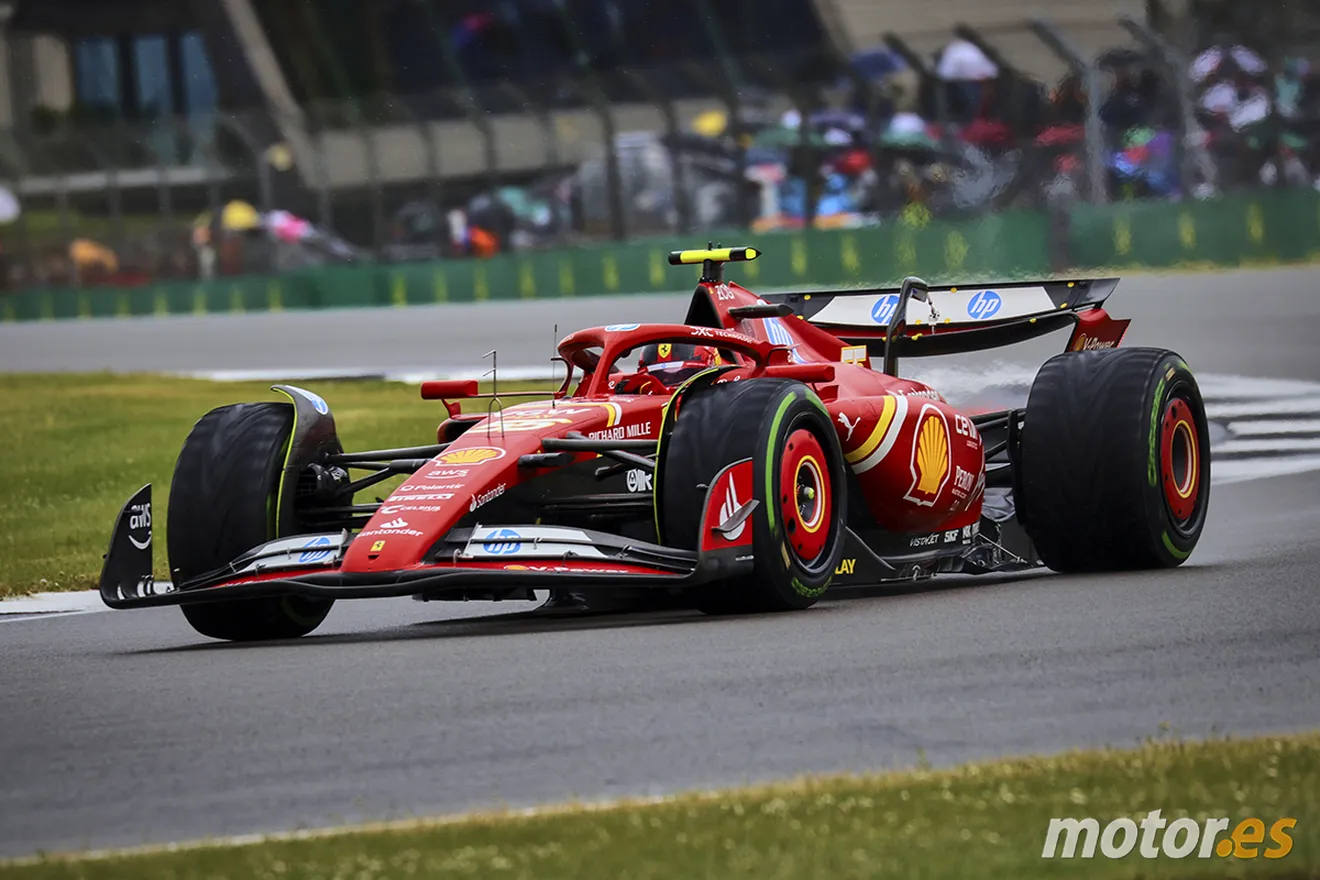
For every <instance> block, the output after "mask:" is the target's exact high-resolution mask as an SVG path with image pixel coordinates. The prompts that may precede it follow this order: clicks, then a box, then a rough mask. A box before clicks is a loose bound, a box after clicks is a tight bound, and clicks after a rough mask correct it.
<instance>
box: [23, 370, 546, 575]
mask: <svg viewBox="0 0 1320 880" xmlns="http://www.w3.org/2000/svg"><path fill="white" fill-rule="evenodd" d="M295 384H298V385H300V386H301V387H305V388H308V389H310V390H313V391H316V392H317V393H318V394H321V395H322V396H324V397H325V398H326V399H327V400H328V401H329V403H330V406H331V407H332V408H333V411H334V413H335V420H336V424H337V425H338V427H339V433H340V437H341V439H342V440H343V442H344V445H345V446H346V447H347V448H350V449H353V448H357V449H362V448H381V447H387V446H411V445H420V444H425V443H434V442H435V429H436V425H438V424H439V422H440V421H441V419H442V418H443V417H444V415H445V413H444V409H443V407H442V406H441V405H440V403H439V402H433V401H424V400H421V399H420V397H419V396H418V390H417V388H416V387H414V386H407V385H402V384H399V383H392V382H357V381H352V382H345V381H340V382H327V381H317V382H299V383H295ZM501 387H502V388H504V389H505V390H515V388H518V387H522V388H527V387H535V386H532V385H529V384H527V383H523V384H522V385H515V384H514V383H501ZM245 400H270V401H280V400H285V398H284V397H283V396H281V395H277V394H275V393H274V392H272V391H271V390H270V384H269V383H265V382H252V383H233V382H207V381H201V380H193V379H174V378H162V377H157V376H119V375H111V374H94V375H55V376H52V375H23V374H10V375H5V376H0V440H2V441H3V443H4V447H5V448H4V459H3V464H0V478H2V479H3V485H4V487H5V495H6V497H5V503H4V505H2V506H0V598H3V597H7V596H15V595H23V594H26V593H32V592H40V591H47V590H81V589H92V588H94V587H95V586H96V582H97V579H98V578H99V577H100V571H101V556H102V554H103V553H105V551H106V548H107V547H108V545H109V542H110V529H111V527H112V526H113V524H114V517H115V514H116V513H118V511H119V508H120V505H122V504H123V503H124V502H125V501H126V500H127V499H128V497H129V495H131V494H132V493H133V492H134V491H136V490H137V489H138V488H139V487H140V486H142V485H143V484H144V483H147V482H150V483H152V484H153V492H154V499H155V502H156V512H157V516H156V520H155V523H154V525H155V528H156V536H157V546H158V547H161V548H163V547H164V546H165V541H164V538H165V515H164V514H165V512H166V503H165V502H166V501H167V499H168V498H169V484H170V477H171V474H172V473H173V470H174V460H175V458H176V456H177V455H178V453H179V449H180V447H181V446H182V444H183V441H184V438H186V437H187V436H188V432H189V431H190V430H191V429H192V426H193V424H194V423H195V422H196V421H197V420H198V419H199V418H201V416H202V415H203V414H205V413H206V411H207V410H209V409H211V408H212V407H216V406H222V405H224V404H227V403H235V402H238V401H245ZM510 402H512V401H506V405H507V404H508V403H510ZM485 405H486V403H485V402H484V401H470V402H469V403H468V408H473V407H477V406H485ZM399 481H400V480H399V479H395V480H391V481H390V482H387V483H382V484H380V485H379V486H374V487H372V488H371V489H370V490H368V491H367V492H364V493H362V495H361V496H360V499H365V498H367V497H374V496H376V495H379V494H381V493H383V492H385V491H387V490H388V489H390V488H392V487H393V486H394V485H397V484H398V482H399ZM155 558H156V575H157V577H160V578H167V577H168V575H167V571H166V568H167V567H166V559H165V554H164V552H162V551H158V552H157V553H156V554H155Z"/></svg>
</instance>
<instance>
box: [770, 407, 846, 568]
mask: <svg viewBox="0 0 1320 880" xmlns="http://www.w3.org/2000/svg"><path fill="white" fill-rule="evenodd" d="M833 503H834V493H833V492H831V491H830V473H829V470H828V468H827V467H826V458H825V449H824V448H823V447H822V446H821V445H820V441H819V440H817V439H816V435H815V434H813V433H811V432H810V431H808V430H807V429H805V428H799V429H798V430H796V431H794V432H793V433H791V434H789V435H788V441H787V442H786V443H785V444H784V454H783V457H782V458H781V459H780V462H779V510H780V514H781V515H782V516H783V518H784V534H785V535H786V536H787V537H788V543H789V546H790V547H792V548H793V552H794V553H796V554H797V556H798V558H799V559H801V560H802V561H803V562H804V563H807V564H811V563H812V562H815V561H816V560H817V559H819V558H820V555H821V554H822V553H824V552H825V545H826V544H827V543H828V541H829V536H830V512H831V508H832V507H833Z"/></svg>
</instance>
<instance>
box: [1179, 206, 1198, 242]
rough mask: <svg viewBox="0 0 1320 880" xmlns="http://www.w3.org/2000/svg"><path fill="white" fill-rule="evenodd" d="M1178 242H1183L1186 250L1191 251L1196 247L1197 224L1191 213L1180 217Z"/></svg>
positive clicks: (1184, 213)
mask: <svg viewBox="0 0 1320 880" xmlns="http://www.w3.org/2000/svg"><path fill="white" fill-rule="evenodd" d="M1178 241H1180V242H1182V246H1183V249H1184V250H1189V251H1190V250H1192V249H1193V248H1195V247H1196V222H1195V221H1194V220H1192V215H1191V212H1190V211H1183V212H1182V213H1180V214H1179V215H1178Z"/></svg>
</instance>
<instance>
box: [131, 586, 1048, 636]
mask: <svg viewBox="0 0 1320 880" xmlns="http://www.w3.org/2000/svg"><path fill="white" fill-rule="evenodd" d="M1038 574H1040V573H1039V572H1024V573H1016V574H1002V575H982V576H979V577H968V576H946V577H938V578H931V579H926V580H918V581H904V582H901V583H890V584H885V585H882V586H875V587H849V588H844V589H839V590H837V591H831V593H830V595H829V596H828V598H827V599H825V600H824V601H822V602H821V603H820V604H818V605H816V606H815V607H813V608H811V609H810V610H809V611H806V612H802V613H805V614H811V615H819V614H834V613H846V612H847V610H848V606H849V605H850V604H851V603H853V602H855V601H858V600H865V599H871V600H883V599H887V598H901V597H909V596H918V595H922V594H934V593H949V592H956V591H970V590H973V589H980V588H984V587H987V586H991V585H995V584H1013V583H1020V582H1024V581H1026V580H1027V578H1028V577H1034V576H1037V575H1038ZM786 617H787V615H782V614H748V615H729V616H710V615H706V614H702V613H701V612H700V611H696V610H694V609H689V608H681V607H668V608H650V609H646V610H636V609H635V608H628V607H623V608H620V607H617V606H615V607H601V606H597V607H595V608H590V609H587V610H578V609H556V608H547V607H544V606H541V607H537V608H532V609H528V610H526V611H515V612H507V611H504V612H496V613H492V614H483V615H477V616H471V617H458V618H453V617H449V618H437V619H434V620H419V621H415V622H409V623H403V624H400V625H396V626H390V627H386V628H378V629H371V628H364V629H361V630H355V631H352V632H328V633H324V634H321V635H318V634H315V633H313V634H312V635H308V636H304V637H302V638H299V639H284V640H279V641H270V642H255V643H254V642H249V643H233V642H211V641H206V642H200V643H195V644H187V645H177V646H173V647H168V648H149V649H145V650H142V651H136V652H132V653H135V654H173V653H187V652H193V651H225V650H254V649H260V648H275V647H282V646H290V647H291V646H311V645H344V644H362V643H378V642H393V641H411V640H418V639H452V638H488V637H492V636H519V635H533V634H545V633H560V632H563V633H569V632H584V631H592V630H614V629H628V628H632V627H654V626H676V625H683V626H698V625H700V626H729V625H740V624H741V625H746V624H749V623H754V622H756V621H771V620H783V619H786Z"/></svg>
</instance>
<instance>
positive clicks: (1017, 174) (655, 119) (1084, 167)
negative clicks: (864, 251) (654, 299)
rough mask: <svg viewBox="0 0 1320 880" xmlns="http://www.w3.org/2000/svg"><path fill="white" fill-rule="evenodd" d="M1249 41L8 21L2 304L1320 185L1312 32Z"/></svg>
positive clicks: (104, 1) (1300, 18)
mask: <svg viewBox="0 0 1320 880" xmlns="http://www.w3.org/2000/svg"><path fill="white" fill-rule="evenodd" d="M1037 9H1045V10H1047V15H1046V16H1045V17H1044V18H1036V17H1034V16H1035V11H1036V10H1037ZM1246 9H1247V5H1246V4H1240V3H1237V4H1235V3H1233V2H1232V0H1054V2H1052V3H1051V4H1048V5H1047V6H1042V5H1039V4H1032V3H1027V2H1024V0H925V2H921V3H911V2H908V0H502V2H491V0H444V2H440V0H374V2H369V0H262V2H257V0H17V2H9V3H0V17H3V19H4V21H3V24H0V28H2V29H3V30H2V32H0V45H2V46H3V49H4V52H3V56H4V58H5V60H6V63H5V65H3V73H4V80H5V87H4V88H0V122H3V123H5V124H6V125H7V131H6V134H5V137H4V138H3V139H0V181H4V182H5V184H6V190H5V191H6V193H7V194H8V195H9V196H10V198H8V200H6V199H0V221H7V222H5V225H2V226H0V249H2V253H3V258H4V260H5V263H6V265H5V271H4V272H3V273H0V274H2V275H3V281H2V283H4V284H6V285H8V286H10V287H16V286H26V285H32V284H46V283H66V282H68V281H70V280H73V281H77V282H79V283H96V282H98V281H100V282H105V281H113V282H115V283H131V282H133V281H135V280H143V279H150V278H154V277H196V276H198V275H202V276H205V275H209V274H212V273H217V272H218V273H237V272H253V271H271V270H279V269H282V268H289V267H294V266H298V265H305V264H307V263H317V262H322V261H340V260H361V259H396V260H397V259H413V258H430V257H436V256H441V257H454V256H482V255H485V254H488V253H492V252H495V251H499V250H508V249H522V248H537V247H550V246H561V245H564V244H571V243H573V242H577V241H584V240H591V239H598V238H607V237H613V238H625V237H631V236H637V235H646V234H657V233H691V232H699V231H702V230H709V229H728V228H733V227H751V228H753V229H770V228H783V227H793V226H800V225H804V224H809V225H818V226H819V225H864V224H867V223H876V222H884V218H886V217H892V216H895V215H898V214H900V213H902V212H905V211H913V210H916V211H919V212H925V213H926V214H930V215H935V216H959V215H967V214H978V213H986V212H993V211H998V210H1002V209H1005V208H1009V207H1024V206H1030V207H1040V208H1050V207H1051V206H1056V205H1058V204H1066V203H1067V202H1068V201H1069V200H1077V199H1087V200H1094V201H1105V200H1112V199H1115V198H1185V197H1205V196H1207V195H1211V194H1214V193H1217V192H1222V191H1225V190H1227V189H1231V188H1234V187H1239V186H1260V185H1305V186H1311V185H1314V184H1315V183H1316V178H1317V174H1320V165H1318V164H1317V162H1316V157H1315V155H1314V153H1315V150H1314V145H1315V143H1316V142H1317V139H1316V138H1315V136H1314V135H1313V134H1312V133H1311V125H1312V123H1313V121H1314V120H1317V119H1320V90H1317V88H1316V85H1315V84H1316V82H1317V79H1316V77H1315V75H1314V74H1313V73H1312V69H1311V61H1312V59H1313V58H1314V57H1315V55H1314V53H1313V51H1312V48H1313V47H1312V43H1311V38H1312V35H1313V34H1314V33H1315V32H1316V27H1315V22H1314V21H1311V20H1310V18H1309V16H1314V13H1309V12H1308V11H1307V9H1306V8H1305V7H1304V6H1303V5H1302V4H1292V5H1290V6H1284V5H1283V4H1270V3H1261V4H1252V5H1251V6H1250V10H1249V12H1250V14H1247V12H1246V11H1244V10H1246ZM1216 52H1218V54H1215V53H1216ZM1262 107H1263V108H1264V109H1263V110H1262V109H1261V108H1262ZM8 203H12V205H13V210H12V216H9V217H5V216H3V214H4V211H5V210H7V208H6V205H7V204H8ZM240 217H241V218H242V220H241V222H240V221H239V220H238V219H237V218H240ZM75 245H77V247H75ZM79 255H83V256H79Z"/></svg>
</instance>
